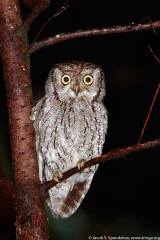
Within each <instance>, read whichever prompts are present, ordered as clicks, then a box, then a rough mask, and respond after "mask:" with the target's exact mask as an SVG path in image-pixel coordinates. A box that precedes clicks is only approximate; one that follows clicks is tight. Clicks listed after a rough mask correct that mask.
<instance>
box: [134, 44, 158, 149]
mask: <svg viewBox="0 0 160 240" xmlns="http://www.w3.org/2000/svg"><path fill="white" fill-rule="evenodd" d="M148 47H149V49H150V51H151V53H152V54H153V56H154V58H155V59H156V60H157V62H158V63H159V64H160V60H159V59H158V57H157V56H156V55H155V53H154V52H153V50H152V48H151V47H150V46H149V45H148ZM159 90H160V82H159V84H158V87H157V89H156V92H155V94H154V97H153V100H152V102H151V105H150V108H149V111H148V114H147V117H146V119H145V122H144V125H143V128H142V131H141V134H140V137H139V140H138V144H140V142H141V140H142V137H143V135H144V131H145V129H146V127H147V124H148V121H149V118H150V115H151V112H152V109H153V106H154V103H155V101H156V98H157V96H158V93H159Z"/></svg>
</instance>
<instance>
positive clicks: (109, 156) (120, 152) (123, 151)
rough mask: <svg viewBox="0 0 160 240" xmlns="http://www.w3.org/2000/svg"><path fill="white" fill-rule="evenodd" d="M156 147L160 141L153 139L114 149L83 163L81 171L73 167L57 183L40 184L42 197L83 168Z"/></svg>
mask: <svg viewBox="0 0 160 240" xmlns="http://www.w3.org/2000/svg"><path fill="white" fill-rule="evenodd" d="M156 146H160V139H155V140H153V141H148V142H145V143H142V144H136V145H133V146H130V147H127V148H120V149H116V150H113V151H110V152H108V153H106V154H104V155H102V156H100V157H97V158H94V159H91V160H90V161H87V162H85V163H84V165H83V167H81V169H78V167H75V168H72V169H70V170H68V171H66V172H64V173H63V176H62V178H61V179H59V181H55V180H54V179H53V180H50V181H47V182H45V183H43V184H41V186H40V188H41V193H42V196H44V195H45V193H46V192H47V191H48V190H49V189H50V188H52V187H53V186H55V185H56V184H57V183H58V182H62V181H63V180H65V179H66V178H68V177H70V176H72V175H74V174H76V173H78V172H80V171H82V170H83V169H85V168H88V167H91V166H93V165H96V164H98V163H100V162H106V161H109V160H114V159H116V158H120V157H124V156H126V155H128V154H130V153H132V152H138V151H142V150H144V149H148V148H153V147H156Z"/></svg>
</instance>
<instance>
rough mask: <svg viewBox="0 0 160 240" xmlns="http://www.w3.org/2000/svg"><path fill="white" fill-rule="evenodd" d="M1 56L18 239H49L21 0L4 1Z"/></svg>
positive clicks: (0, 11) (0, 4)
mask: <svg viewBox="0 0 160 240" xmlns="http://www.w3.org/2000/svg"><path fill="white" fill-rule="evenodd" d="M0 16H1V19H0V37H1V57H2V62H3V70H4V80H5V86H6V93H7V104H8V116H9V126H10V137H11V144H12V158H13V166H14V179H15V190H16V191H15V192H16V199H15V200H16V201H15V214H16V235H17V239H23V240H25V239H34V240H35V239H47V238H48V235H47V234H48V231H47V218H46V215H45V210H44V206H43V202H42V201H41V197H40V193H39V178H38V166H37V159H36V150H35V144H34V130H33V126H32V123H31V121H30V120H29V117H30V112H31V109H32V103H33V99H32V90H31V81H30V70H29V56H28V55H27V51H28V42H27V33H26V32H25V31H23V30H21V26H22V21H21V17H20V10H19V6H18V1H16V0H8V1H5V0H3V1H1V2H0Z"/></svg>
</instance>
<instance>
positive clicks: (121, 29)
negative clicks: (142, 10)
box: [30, 21, 160, 53]
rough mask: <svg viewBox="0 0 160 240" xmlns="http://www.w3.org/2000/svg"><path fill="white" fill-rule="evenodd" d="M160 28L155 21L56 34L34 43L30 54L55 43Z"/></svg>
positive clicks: (159, 23) (159, 24) (158, 23)
mask: <svg viewBox="0 0 160 240" xmlns="http://www.w3.org/2000/svg"><path fill="white" fill-rule="evenodd" d="M158 27H160V21H155V22H152V24H151V23H143V24H142V23H139V24H131V25H126V26H115V27H109V28H95V29H87V30H78V31H75V32H68V33H60V34H56V35H55V36H53V37H50V38H48V39H45V40H42V41H39V42H36V43H34V45H33V46H32V47H31V48H30V52H31V53H32V52H35V51H38V50H40V49H41V48H44V47H47V46H50V45H52V44H55V43H59V42H62V41H66V40H70V39H75V38H81V37H88V36H95V35H104V34H116V33H127V32H136V31H143V30H146V29H151V28H153V29H154V28H158Z"/></svg>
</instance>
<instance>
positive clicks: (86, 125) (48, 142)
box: [31, 61, 107, 218]
mask: <svg viewBox="0 0 160 240" xmlns="http://www.w3.org/2000/svg"><path fill="white" fill-rule="evenodd" d="M104 95H105V80H104V74H103V71H102V70H101V68H100V67H99V66H97V65H94V64H91V63H85V62H78V61H75V62H65V63H60V64H56V65H54V66H53V68H52V69H51V71H50V74H49V77H48V79H47V81H46V86H45V97H44V98H42V99H41V100H40V101H39V102H38V103H37V104H36V106H35V107H34V108H33V110H32V115H31V119H32V120H33V121H34V128H35V132H36V149H37V154H38V164H39V177H40V180H41V182H45V181H47V180H51V179H53V177H55V175H56V174H57V173H60V172H62V173H63V172H65V171H67V170H69V169H71V168H73V167H75V166H77V164H78V162H79V163H80V162H83V161H88V160H90V159H92V158H95V157H97V156H99V155H101V154H102V147H103V143H104V141H105V134H106V130H107V111H106V109H105V107H104V105H103V103H102V100H103V97H104ZM97 167H98V165H96V166H92V167H91V168H90V169H89V170H88V171H85V170H84V171H81V172H80V173H77V174H75V175H73V176H71V177H70V178H68V179H66V180H65V181H63V182H62V183H60V184H58V185H57V186H55V187H53V188H52V189H50V190H49V197H48V199H47V202H48V205H49V207H50V208H51V210H52V213H53V216H54V217H58V216H61V217H63V218H65V217H68V216H70V215H71V214H73V213H74V212H75V211H76V209H77V208H78V207H79V205H80V203H81V201H82V200H83V198H84V196H85V195H86V193H87V191H88V189H89V187H90V184H91V181H92V178H93V176H94V173H95V171H96V169H97Z"/></svg>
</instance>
